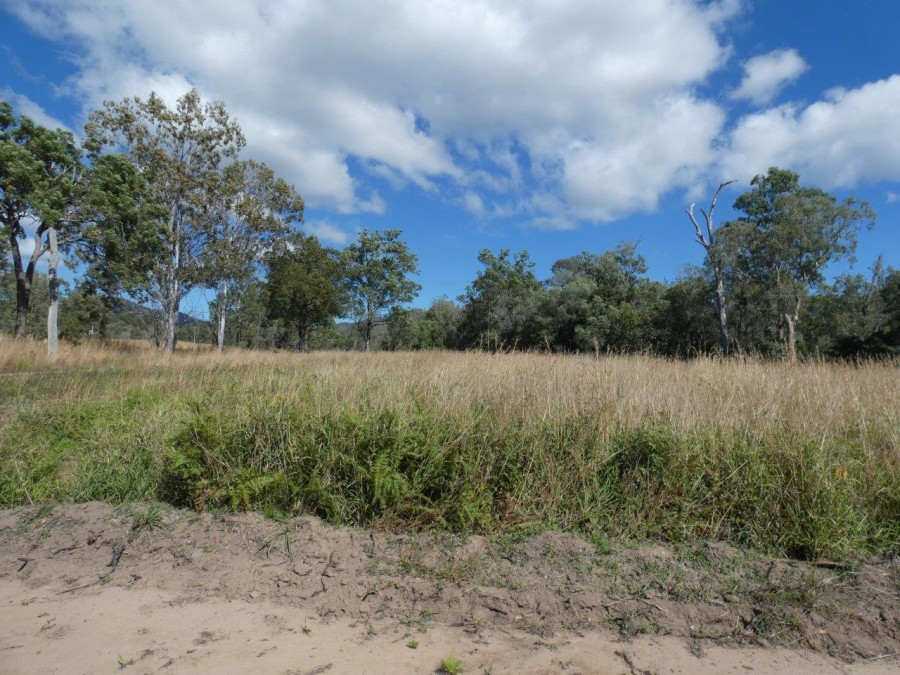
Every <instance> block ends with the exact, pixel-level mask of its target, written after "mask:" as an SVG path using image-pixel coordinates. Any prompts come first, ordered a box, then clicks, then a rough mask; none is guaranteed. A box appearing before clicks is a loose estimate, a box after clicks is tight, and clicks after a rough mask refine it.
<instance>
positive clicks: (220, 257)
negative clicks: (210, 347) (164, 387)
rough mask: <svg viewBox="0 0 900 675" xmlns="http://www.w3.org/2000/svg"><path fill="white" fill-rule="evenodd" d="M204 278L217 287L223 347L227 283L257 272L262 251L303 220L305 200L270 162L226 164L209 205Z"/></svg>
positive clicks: (244, 280) (218, 331)
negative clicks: (294, 224) (273, 168)
mask: <svg viewBox="0 0 900 675" xmlns="http://www.w3.org/2000/svg"><path fill="white" fill-rule="evenodd" d="M209 211H210V213H209V219H210V220H209V230H208V233H207V237H208V241H207V250H206V252H205V254H204V256H203V260H202V272H203V277H204V281H205V282H206V283H208V284H210V285H211V286H213V287H215V289H216V302H215V310H216V312H215V322H216V347H217V349H218V351H220V352H221V351H223V350H224V348H225V319H226V315H227V312H228V310H229V308H230V307H231V304H232V303H230V302H229V298H228V292H229V288H230V287H232V286H235V287H242V286H243V285H246V284H247V283H248V282H249V281H250V280H251V279H253V277H254V273H255V272H256V269H257V268H258V267H259V265H260V264H261V263H262V257H263V255H264V254H265V253H266V252H267V251H269V250H271V248H272V246H273V244H274V243H275V242H276V241H277V240H278V239H279V238H280V237H283V236H284V235H286V234H287V233H288V232H289V231H290V230H291V227H292V224H293V223H298V222H301V221H302V220H303V199H302V198H301V197H300V196H299V195H298V194H297V192H296V191H295V190H294V188H293V187H292V186H290V185H289V184H288V183H287V182H286V181H285V180H284V179H282V178H278V177H277V176H276V175H275V172H274V171H272V169H270V168H269V167H268V166H266V165H265V164H262V163H260V162H256V161H253V160H244V161H238V162H234V163H232V164H229V165H228V166H226V167H225V168H224V169H223V170H222V171H221V172H220V177H219V183H218V188H217V190H216V195H215V198H214V200H213V201H212V203H211V204H210V210H209Z"/></svg>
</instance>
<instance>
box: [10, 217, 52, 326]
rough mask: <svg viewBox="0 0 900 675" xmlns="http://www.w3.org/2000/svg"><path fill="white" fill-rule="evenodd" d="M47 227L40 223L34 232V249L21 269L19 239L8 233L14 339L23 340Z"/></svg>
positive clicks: (43, 251) (43, 250) (43, 249)
mask: <svg viewBox="0 0 900 675" xmlns="http://www.w3.org/2000/svg"><path fill="white" fill-rule="evenodd" d="M46 230H47V228H46V226H45V225H43V224H41V225H40V226H39V227H38V229H37V231H36V232H35V233H34V250H33V251H32V253H31V259H30V260H29V261H28V267H26V268H25V269H24V270H23V269H22V253H21V250H20V249H19V240H18V238H17V237H16V235H15V233H13V232H11V233H10V235H9V242H10V245H11V247H12V251H13V268H14V270H15V274H16V330H15V337H16V340H24V339H25V332H26V329H27V322H28V312H29V310H30V309H31V286H32V282H33V281H34V270H35V268H36V267H37V262H38V260H40V257H41V256H42V255H43V254H44V253H45V248H44V245H43V243H42V242H41V238H42V237H43V236H44V232H46Z"/></svg>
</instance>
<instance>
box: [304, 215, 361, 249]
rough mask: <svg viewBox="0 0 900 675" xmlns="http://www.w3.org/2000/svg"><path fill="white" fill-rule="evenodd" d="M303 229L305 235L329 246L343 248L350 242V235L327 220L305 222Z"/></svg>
mask: <svg viewBox="0 0 900 675" xmlns="http://www.w3.org/2000/svg"><path fill="white" fill-rule="evenodd" d="M303 229H304V230H305V231H306V233H307V234H311V235H314V236H316V237H318V238H319V239H320V240H321V241H323V242H326V243H329V244H337V245H338V246H343V245H344V244H346V243H347V242H348V241H349V240H350V235H348V234H347V233H346V232H345V231H344V230H342V229H341V228H340V227H338V226H337V225H335V224H334V223H332V222H329V221H327V220H313V221H307V222H305V223H304V224H303Z"/></svg>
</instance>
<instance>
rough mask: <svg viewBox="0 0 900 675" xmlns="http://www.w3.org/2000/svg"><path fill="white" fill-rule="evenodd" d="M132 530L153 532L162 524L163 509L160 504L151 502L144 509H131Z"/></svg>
mask: <svg viewBox="0 0 900 675" xmlns="http://www.w3.org/2000/svg"><path fill="white" fill-rule="evenodd" d="M129 515H130V518H131V531H132V532H134V533H136V534H139V533H141V532H151V531H153V530H155V529H156V528H158V527H159V526H160V525H162V509H161V508H160V505H159V504H150V505H149V506H148V507H147V508H146V510H144V511H131V512H130V514H129Z"/></svg>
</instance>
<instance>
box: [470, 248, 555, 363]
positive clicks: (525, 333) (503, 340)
mask: <svg viewBox="0 0 900 675" xmlns="http://www.w3.org/2000/svg"><path fill="white" fill-rule="evenodd" d="M478 262H480V263H481V264H482V265H484V269H482V270H480V271H479V272H478V274H477V276H476V277H475V280H474V281H473V282H472V283H471V284H469V286H467V287H466V290H465V293H464V294H463V295H461V296H460V298H459V300H460V301H461V302H462V303H463V315H462V322H461V324H460V328H459V331H460V335H461V337H462V340H463V342H464V343H465V344H466V345H469V346H473V347H482V348H487V349H492V350H499V349H505V348H511V349H515V348H525V349H527V348H530V347H537V346H539V342H540V337H541V335H540V330H539V327H538V326H537V325H536V323H535V322H536V320H537V319H538V318H539V315H540V312H539V308H540V307H541V305H542V301H543V298H544V287H543V284H542V283H541V282H540V281H538V279H537V277H536V276H535V274H534V262H532V260H531V257H530V256H529V255H528V251H520V252H518V253H512V252H511V251H510V250H509V249H502V250H501V251H500V252H499V253H498V254H496V255H495V254H493V253H492V252H491V251H489V250H487V249H484V250H482V251H481V252H480V253H479V254H478Z"/></svg>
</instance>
